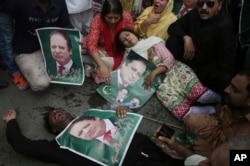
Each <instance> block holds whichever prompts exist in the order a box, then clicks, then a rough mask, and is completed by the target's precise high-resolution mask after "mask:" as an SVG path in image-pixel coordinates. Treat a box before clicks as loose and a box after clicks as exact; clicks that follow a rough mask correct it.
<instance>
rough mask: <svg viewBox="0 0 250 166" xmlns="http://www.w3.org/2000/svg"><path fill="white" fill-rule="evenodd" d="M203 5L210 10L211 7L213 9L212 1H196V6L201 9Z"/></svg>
mask: <svg viewBox="0 0 250 166" xmlns="http://www.w3.org/2000/svg"><path fill="white" fill-rule="evenodd" d="M204 4H206V5H207V7H209V8H212V7H214V1H213V0H210V1H209V0H208V1H206V0H205V1H198V2H197V6H198V7H203V6H204Z"/></svg>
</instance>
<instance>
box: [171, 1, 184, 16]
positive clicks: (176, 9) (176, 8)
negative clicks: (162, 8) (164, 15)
mask: <svg viewBox="0 0 250 166" xmlns="http://www.w3.org/2000/svg"><path fill="white" fill-rule="evenodd" d="M181 7H182V0H174V7H173V10H172V11H173V13H174V14H175V15H177V14H178V13H179V11H180V9H181Z"/></svg>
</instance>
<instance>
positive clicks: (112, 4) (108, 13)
mask: <svg viewBox="0 0 250 166" xmlns="http://www.w3.org/2000/svg"><path fill="white" fill-rule="evenodd" d="M122 28H130V29H133V28H134V24H133V19H132V17H131V15H130V14H129V13H128V12H125V11H123V8H122V5H121V2H120V1H119V0H105V1H104V2H103V5H102V10H101V13H100V14H97V15H96V16H95V17H94V18H93V20H92V22H91V25H90V31H89V34H88V35H87V36H86V37H85V38H84V39H83V42H82V43H83V48H86V49H87V51H88V54H89V55H90V56H91V57H92V59H93V60H94V64H95V67H97V73H98V75H99V76H100V78H101V79H102V80H103V82H105V83H110V79H111V75H110V71H112V70H115V69H116V68H117V67H118V66H119V65H120V63H121V61H122V57H123V55H122V54H116V53H115V43H114V37H115V35H116V33H117V32H118V31H119V30H120V29H122ZM83 61H84V60H83Z"/></svg>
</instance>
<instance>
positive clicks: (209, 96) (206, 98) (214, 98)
mask: <svg viewBox="0 0 250 166" xmlns="http://www.w3.org/2000/svg"><path fill="white" fill-rule="evenodd" d="M197 102H200V103H204V104H205V103H208V104H209V103H220V102H221V96H220V95H219V94H218V93H216V92H214V91H212V90H210V89H208V90H207V91H206V92H205V93H203V95H202V96H201V97H199V98H198V100H197Z"/></svg>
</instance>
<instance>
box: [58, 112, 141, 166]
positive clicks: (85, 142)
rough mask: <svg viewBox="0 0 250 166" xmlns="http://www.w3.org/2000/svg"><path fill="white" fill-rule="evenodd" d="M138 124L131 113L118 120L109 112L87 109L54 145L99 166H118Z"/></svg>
mask: <svg viewBox="0 0 250 166" xmlns="http://www.w3.org/2000/svg"><path fill="white" fill-rule="evenodd" d="M141 120H142V116H141V115H138V114H134V113H127V116H126V118H118V117H117V115H116V112H115V111H112V110H99V109H90V110H88V111H87V112H84V113H83V114H82V115H80V116H78V117H77V118H76V119H74V120H73V121H72V122H71V123H70V124H69V125H68V126H67V127H66V128H65V129H64V130H63V131H62V132H61V133H60V134H59V135H58V136H57V137H56V141H57V143H58V144H59V145H60V147H61V148H65V149H68V150H70V151H72V152H74V153H76V154H78V155H81V156H83V157H86V158H88V159H90V160H92V161H94V162H97V163H99V164H101V165H107V166H120V165H122V162H123V160H124V158H125V155H126V152H127V150H128V148H129V145H130V143H131V141H132V139H133V136H134V134H135V132H136V130H137V128H138V126H139V124H140V122H141ZM83 164H84V163H83Z"/></svg>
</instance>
